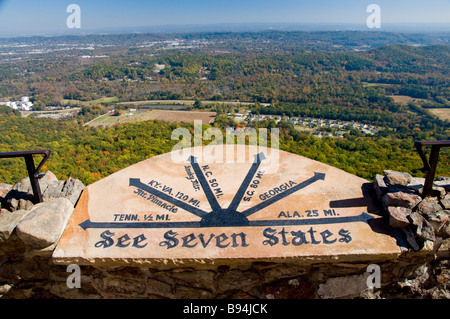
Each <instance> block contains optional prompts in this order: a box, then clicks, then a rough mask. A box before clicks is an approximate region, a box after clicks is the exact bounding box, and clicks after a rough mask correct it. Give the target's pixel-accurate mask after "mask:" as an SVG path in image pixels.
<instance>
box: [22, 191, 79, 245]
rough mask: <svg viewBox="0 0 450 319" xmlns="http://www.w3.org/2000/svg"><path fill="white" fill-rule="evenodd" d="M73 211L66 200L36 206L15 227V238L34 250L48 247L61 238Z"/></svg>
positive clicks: (59, 199)
mask: <svg viewBox="0 0 450 319" xmlns="http://www.w3.org/2000/svg"><path fill="white" fill-rule="evenodd" d="M73 209H74V207H73V204H72V202H70V201H69V200H68V199H66V198H56V199H53V200H51V201H49V202H47V203H40V204H37V205H35V206H34V207H33V209H32V210H31V211H30V212H29V214H28V215H27V216H25V217H24V218H23V219H22V220H21V221H20V222H19V224H18V225H17V228H16V232H17V236H18V237H19V238H20V239H21V240H22V241H23V242H24V243H26V244H28V245H30V246H31V247H32V248H34V249H42V248H45V247H48V246H50V245H51V244H53V243H54V242H56V241H57V240H58V239H59V237H60V236H61V234H62V232H63V230H64V228H65V226H66V224H67V222H68V221H69V218H70V216H71V215H72V212H73Z"/></svg>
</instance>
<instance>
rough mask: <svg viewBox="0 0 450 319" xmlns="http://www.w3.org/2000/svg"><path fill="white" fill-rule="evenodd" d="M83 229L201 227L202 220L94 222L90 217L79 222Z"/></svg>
mask: <svg viewBox="0 0 450 319" xmlns="http://www.w3.org/2000/svg"><path fill="white" fill-rule="evenodd" d="M79 226H80V227H81V228H83V230H86V229H87V228H199V227H200V222H148V223H147V222H144V223H143V222H132V223H121V222H92V221H91V220H90V219H87V220H85V221H84V222H82V223H81V224H79Z"/></svg>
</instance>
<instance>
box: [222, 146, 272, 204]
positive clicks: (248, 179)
mask: <svg viewBox="0 0 450 319" xmlns="http://www.w3.org/2000/svg"><path fill="white" fill-rule="evenodd" d="M265 159H266V157H265V156H264V153H262V152H261V153H259V154H256V155H255V160H254V161H253V164H252V167H251V168H250V170H249V171H248V173H247V176H245V179H244V181H243V182H242V184H241V186H240V187H239V189H238V191H237V193H236V195H234V198H233V201H232V202H231V204H230V206H229V207H228V211H236V209H237V208H238V206H239V203H240V202H241V200H242V197H244V194H245V191H246V190H247V187H248V185H250V182H251V181H252V179H253V176H255V173H256V171H257V170H258V168H259V165H260V164H261V162H262V161H263V160H265Z"/></svg>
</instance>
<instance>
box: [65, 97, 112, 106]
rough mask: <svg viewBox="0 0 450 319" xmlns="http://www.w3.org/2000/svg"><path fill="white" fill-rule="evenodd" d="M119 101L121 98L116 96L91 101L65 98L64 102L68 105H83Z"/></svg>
mask: <svg viewBox="0 0 450 319" xmlns="http://www.w3.org/2000/svg"><path fill="white" fill-rule="evenodd" d="M116 102H119V98H118V97H116V96H113V97H101V98H99V99H96V100H91V101H80V100H67V99H63V100H62V103H63V104H66V105H74V104H77V105H82V106H92V105H95V104H102V103H116Z"/></svg>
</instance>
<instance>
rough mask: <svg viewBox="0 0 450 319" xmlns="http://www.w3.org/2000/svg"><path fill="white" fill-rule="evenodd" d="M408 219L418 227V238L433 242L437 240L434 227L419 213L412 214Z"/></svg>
mask: <svg viewBox="0 0 450 319" xmlns="http://www.w3.org/2000/svg"><path fill="white" fill-rule="evenodd" d="M408 219H409V220H410V221H411V223H412V224H413V225H415V226H417V230H416V234H417V236H419V237H420V238H422V239H424V240H431V241H433V242H434V241H435V240H436V236H435V234H434V228H433V226H432V225H431V224H430V223H429V222H428V221H427V220H426V219H425V218H424V217H423V216H422V215H421V214H419V213H418V212H412V213H411V214H410V215H409V216H408Z"/></svg>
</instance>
